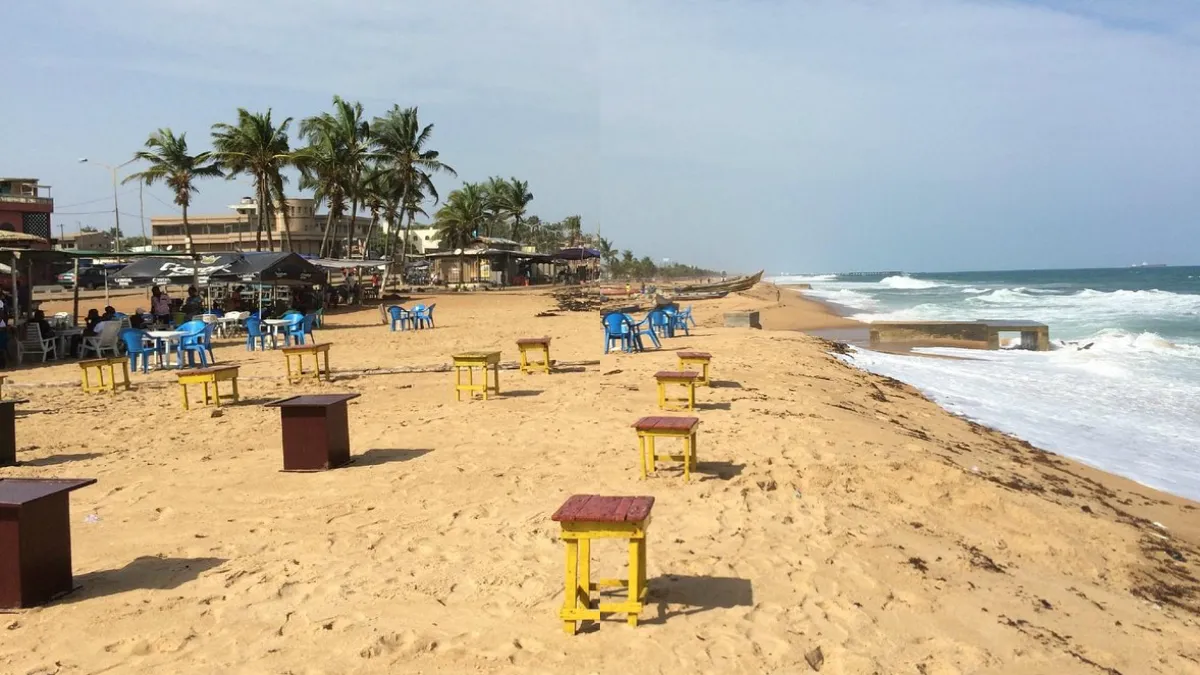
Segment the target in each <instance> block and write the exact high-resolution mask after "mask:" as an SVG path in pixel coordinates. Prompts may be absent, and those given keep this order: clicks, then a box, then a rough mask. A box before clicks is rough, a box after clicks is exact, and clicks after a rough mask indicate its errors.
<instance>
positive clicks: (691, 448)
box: [633, 417, 700, 482]
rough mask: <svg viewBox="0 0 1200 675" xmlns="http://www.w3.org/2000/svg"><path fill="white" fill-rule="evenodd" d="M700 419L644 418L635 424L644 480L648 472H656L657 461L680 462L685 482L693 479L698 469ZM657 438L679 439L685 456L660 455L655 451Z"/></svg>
mask: <svg viewBox="0 0 1200 675" xmlns="http://www.w3.org/2000/svg"><path fill="white" fill-rule="evenodd" d="M698 426H700V419H699V418H696V417H643V418H642V419H640V420H638V421H637V422H634V423H633V428H634V429H636V430H637V435H638V453H639V454H640V455H641V458H642V479H643V480H645V478H646V473H647V470H649V471H654V469H655V462H656V461H657V460H678V461H681V462H683V480H684V481H685V482H686V481H690V480H691V479H692V470H693V469H695V468H696V427H698ZM655 438H679V439H682V440H683V454H681V455H671V454H666V455H660V454H657V453H656V452H655V451H654V439H655Z"/></svg>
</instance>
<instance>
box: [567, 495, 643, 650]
mask: <svg viewBox="0 0 1200 675" xmlns="http://www.w3.org/2000/svg"><path fill="white" fill-rule="evenodd" d="M653 507H654V497H602V496H600V495H573V496H571V497H570V498H569V499H567V501H565V502H563V505H562V506H560V507H558V510H557V511H555V512H554V515H552V516H550V519H551V520H553V521H555V522H557V523H559V524H560V525H562V539H563V543H565V544H566V545H567V574H566V594H565V595H564V596H563V608H562V611H561V612H559V616H560V617H562V620H563V630H564V631H566V633H567V634H568V635H574V634H575V633H576V632H577V629H578V628H579V622H583V621H599V620H600V615H601V614H606V613H607V614H611V613H613V612H624V613H625V614H626V615H628V621H629V625H630V626H636V625H637V622H638V614H640V613H641V611H642V604H643V603H642V601H643V600H644V599H645V597H646V529H647V528H648V527H649V526H650V509H652V508H653ZM593 539H628V540H629V579H628V580H624V579H597V580H596V583H592V580H591V579H592V540H593ZM605 588H627V589H628V590H629V593H628V595H627V596H626V599H625V602H600V600H599V599H598V598H597V600H596V601H595V602H593V601H592V595H591V592H592V591H600V590H601V589H605Z"/></svg>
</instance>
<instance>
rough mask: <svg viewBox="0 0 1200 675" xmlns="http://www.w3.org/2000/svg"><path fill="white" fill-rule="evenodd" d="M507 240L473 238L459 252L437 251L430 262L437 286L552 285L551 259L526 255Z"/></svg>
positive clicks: (544, 256) (554, 265) (552, 270)
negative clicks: (442, 284) (440, 284)
mask: <svg viewBox="0 0 1200 675" xmlns="http://www.w3.org/2000/svg"><path fill="white" fill-rule="evenodd" d="M521 249H522V247H521V245H520V244H518V243H517V242H515V241H512V240H510V239H500V238H494V237H476V238H475V240H474V241H472V242H471V244H470V245H469V246H467V248H465V249H461V250H458V251H439V252H437V253H430V254H428V255H427V256H426V257H427V258H428V259H429V260H430V261H432V262H433V276H434V277H435V278H436V279H437V280H438V282H439V283H444V284H449V285H471V286H514V285H516V286H525V285H528V284H541V283H549V282H552V281H553V280H554V278H555V275H556V272H557V269H558V268H557V265H556V264H555V262H554V258H553V256H550V255H547V254H544V253H528V252H526V251H523V250H521Z"/></svg>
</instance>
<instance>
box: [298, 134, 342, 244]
mask: <svg viewBox="0 0 1200 675" xmlns="http://www.w3.org/2000/svg"><path fill="white" fill-rule="evenodd" d="M295 161H296V166H297V167H298V168H299V169H300V189H302V190H312V191H313V199H315V200H316V201H317V202H318V203H320V202H325V205H326V206H327V207H328V209H329V212H328V213H327V214H326V216H325V233H324V235H323V236H322V237H321V248H320V250H319V252H318V253H319V254H320V255H322V256H323V255H325V253H326V250H325V249H326V246H327V245H329V246H330V248H332V245H330V239H329V235H330V232H331V231H332V229H333V224H334V223H337V222H339V221H340V220H341V218H342V215H343V214H344V213H345V212H346V183H347V182H348V180H347V177H346V175H345V166H346V165H345V162H343V161H342V157H341V154H340V153H339V150H338V148H337V147H335V146H334V145H333V144H332V143H329V142H326V141H325V139H322V140H321V141H318V142H317V143H316V144H313V145H309V146H307V147H304V148H301V149H300V150H299V151H298V152H297V153H296V160H295Z"/></svg>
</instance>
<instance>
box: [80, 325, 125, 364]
mask: <svg viewBox="0 0 1200 675" xmlns="http://www.w3.org/2000/svg"><path fill="white" fill-rule="evenodd" d="M121 323H122V322H120V321H105V322H104V325H103V326H101V327H100V334H99V335H92V336H89V337H85V338H83V347H82V348H81V350H80V351H81V357H82V356H87V355H88V352H89V351H91V352H94V353H95V354H96V358H100V357H102V356H104V352H112V355H113V356H120V355H121V352H120V344H121V339H120V336H121V328H122V326H121Z"/></svg>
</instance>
